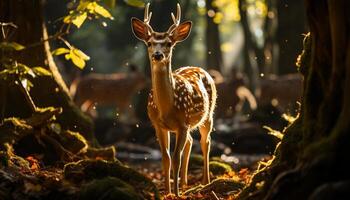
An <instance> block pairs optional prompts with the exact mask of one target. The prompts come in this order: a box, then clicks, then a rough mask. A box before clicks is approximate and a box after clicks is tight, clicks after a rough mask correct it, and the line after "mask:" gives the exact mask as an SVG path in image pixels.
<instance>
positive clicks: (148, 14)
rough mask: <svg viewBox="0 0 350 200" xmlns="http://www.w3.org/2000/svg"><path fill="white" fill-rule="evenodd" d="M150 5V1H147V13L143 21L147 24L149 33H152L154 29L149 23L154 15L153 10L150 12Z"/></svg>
mask: <svg viewBox="0 0 350 200" xmlns="http://www.w3.org/2000/svg"><path fill="white" fill-rule="evenodd" d="M149 5H150V3H147V5H146V8H145V14H144V17H143V22H144V24H145V25H146V26H147V28H148V34H149V35H150V34H151V33H152V32H153V29H152V27H151V25H149V22H150V21H151V17H152V12H149Z"/></svg>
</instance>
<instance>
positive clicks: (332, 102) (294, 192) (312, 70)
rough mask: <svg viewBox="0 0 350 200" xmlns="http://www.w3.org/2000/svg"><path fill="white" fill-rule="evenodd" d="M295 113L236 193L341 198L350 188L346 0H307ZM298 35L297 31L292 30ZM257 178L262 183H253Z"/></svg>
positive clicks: (349, 25) (349, 29)
mask: <svg viewBox="0 0 350 200" xmlns="http://www.w3.org/2000/svg"><path fill="white" fill-rule="evenodd" d="M305 2H306V4H305V5H306V11H307V19H308V23H309V25H310V36H307V37H306V38H305V40H304V50H303V53H302V54H301V57H300V58H301V59H300V60H299V62H298V63H299V66H300V71H301V72H302V74H303V75H304V77H305V80H304V94H303V100H302V104H301V111H300V115H299V118H298V119H297V120H296V121H295V122H294V123H293V124H292V125H291V126H289V127H288V128H287V130H286V131H285V133H284V138H283V139H282V141H281V143H280V144H279V145H278V147H277V149H276V152H275V158H274V160H272V162H271V164H270V165H268V166H266V167H265V168H264V169H262V170H261V171H259V172H258V173H257V174H256V175H255V176H254V177H253V179H252V182H251V184H250V185H249V186H248V187H247V188H245V190H243V192H242V193H241V194H240V197H239V199H268V200H269V199H311V200H316V199H344V197H345V194H347V195H346V196H348V195H349V191H350V182H349V180H350V172H349V170H348V167H347V165H345V163H349V162H350V157H349V155H348V152H349V151H350V134H349V133H350V94H349V91H350V21H349V19H350V13H349V12H348V10H349V9H350V2H349V1H347V0H338V1H336V0H328V1H327V0H306V1H305ZM295 37H298V35H295ZM257 183H260V186H261V187H259V188H257V185H258V184H257Z"/></svg>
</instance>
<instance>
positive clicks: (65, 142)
mask: <svg viewBox="0 0 350 200" xmlns="http://www.w3.org/2000/svg"><path fill="white" fill-rule="evenodd" d="M55 139H56V140H57V141H59V142H60V143H61V144H62V146H63V147H64V148H66V149H67V150H69V151H70V152H72V153H73V154H78V153H84V152H86V150H87V148H88V144H87V141H86V139H85V138H84V137H83V136H82V135H80V133H77V132H73V131H69V130H68V131H62V132H61V133H60V134H59V137H55Z"/></svg>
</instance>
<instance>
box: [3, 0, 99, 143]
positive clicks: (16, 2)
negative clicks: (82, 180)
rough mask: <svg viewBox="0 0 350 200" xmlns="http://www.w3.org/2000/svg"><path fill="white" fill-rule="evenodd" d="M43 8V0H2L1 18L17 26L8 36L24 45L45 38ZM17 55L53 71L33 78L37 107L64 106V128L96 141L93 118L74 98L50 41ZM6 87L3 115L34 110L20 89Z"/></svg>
mask: <svg viewBox="0 0 350 200" xmlns="http://www.w3.org/2000/svg"><path fill="white" fill-rule="evenodd" d="M42 9H43V5H42V1H38V0H25V1H24V0H1V4H0V22H12V23H14V24H15V25H16V26H18V28H17V29H16V30H13V31H14V32H13V36H12V37H11V38H9V40H10V41H13V42H17V43H19V44H22V45H24V46H27V45H30V44H34V43H38V42H40V41H42V40H45V39H46V38H47V37H48V35H47V31H46V27H45V24H44V22H43V14H42ZM2 56H3V55H2ZM14 59H16V60H17V61H18V62H20V63H23V64H26V65H27V66H29V67H35V66H41V67H44V68H46V69H47V70H49V71H50V72H51V73H52V76H51V77H38V78H35V79H34V81H33V84H34V87H33V88H32V89H31V91H30V94H31V96H32V98H33V100H34V102H35V104H36V105H37V106H38V107H48V106H54V107H62V108H63V112H62V114H60V115H59V116H57V121H58V122H59V123H60V124H61V126H62V128H64V129H69V130H73V131H78V132H80V133H81V134H82V135H84V136H85V137H86V139H88V140H89V141H95V139H94V136H93V124H92V121H91V119H89V118H88V117H86V116H85V115H84V114H83V113H82V112H81V111H80V110H79V109H78V108H77V107H76V106H75V104H74V103H73V101H72V100H71V98H70V96H69V94H68V89H67V86H66V85H65V83H64V81H63V79H62V77H61V75H60V73H59V71H58V69H57V67H56V65H55V62H54V60H53V58H52V55H51V53H50V45H49V42H47V41H46V42H43V43H42V44H40V45H37V46H33V47H29V48H27V49H24V50H22V51H19V52H16V53H15V54H14ZM5 87H7V95H6V98H7V99H6V102H7V103H6V107H5V111H4V116H3V117H10V116H16V117H23V118H26V117H29V116H30V115H31V114H32V113H31V111H30V110H29V108H28V106H27V105H26V104H25V101H24V100H23V95H21V93H20V91H18V90H16V89H14V88H10V86H9V85H5ZM1 98H4V97H3V96H2V97H1ZM1 107H2V106H1Z"/></svg>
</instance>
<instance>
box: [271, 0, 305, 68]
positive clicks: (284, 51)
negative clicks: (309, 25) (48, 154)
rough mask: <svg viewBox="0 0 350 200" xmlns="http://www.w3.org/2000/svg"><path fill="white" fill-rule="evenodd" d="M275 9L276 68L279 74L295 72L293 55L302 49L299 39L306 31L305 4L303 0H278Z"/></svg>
mask: <svg viewBox="0 0 350 200" xmlns="http://www.w3.org/2000/svg"><path fill="white" fill-rule="evenodd" d="M277 10H278V28H277V35H276V36H277V42H278V48H279V54H278V70H279V73H280V74H286V73H295V72H296V67H295V61H296V60H295V57H296V55H298V53H299V52H300V51H301V49H302V44H301V42H300V41H301V38H302V35H303V34H304V33H305V32H306V16H305V6H304V4H303V0H279V1H278V2H277ZM291 27H293V28H291Z"/></svg>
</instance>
